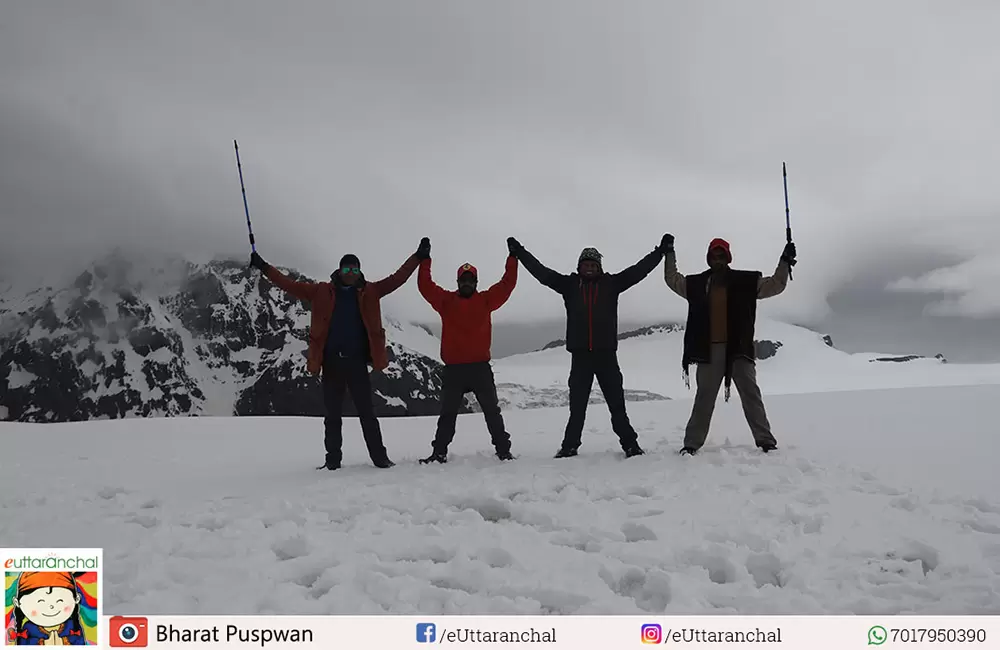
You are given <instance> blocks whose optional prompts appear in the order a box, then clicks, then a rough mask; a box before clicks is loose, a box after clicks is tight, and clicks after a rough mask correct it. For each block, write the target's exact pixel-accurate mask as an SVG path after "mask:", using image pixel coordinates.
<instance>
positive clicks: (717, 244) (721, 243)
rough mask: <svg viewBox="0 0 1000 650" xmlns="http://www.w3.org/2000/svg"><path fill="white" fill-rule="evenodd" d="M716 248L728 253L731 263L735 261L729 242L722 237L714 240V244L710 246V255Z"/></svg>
mask: <svg viewBox="0 0 1000 650" xmlns="http://www.w3.org/2000/svg"><path fill="white" fill-rule="evenodd" d="M716 248H721V249H722V250H724V251H726V256H727V257H728V258H729V261H730V262H732V261H733V252H732V251H731V250H729V242H727V241H726V240H725V239H722V238H721V237H716V238H715V239H713V240H712V243H710V244H709V245H708V253H709V254H710V253H711V252H712V251H713V250H714V249H716Z"/></svg>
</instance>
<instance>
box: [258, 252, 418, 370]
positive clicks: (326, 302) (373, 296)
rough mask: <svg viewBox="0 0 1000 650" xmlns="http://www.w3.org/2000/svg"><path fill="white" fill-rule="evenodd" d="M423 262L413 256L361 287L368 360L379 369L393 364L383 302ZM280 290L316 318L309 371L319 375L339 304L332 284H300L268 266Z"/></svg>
mask: <svg viewBox="0 0 1000 650" xmlns="http://www.w3.org/2000/svg"><path fill="white" fill-rule="evenodd" d="M418 264H419V260H418V259H417V257H416V255H412V256H410V257H409V259H407V260H406V261H405V262H403V265H402V266H401V267H399V269H398V270H397V271H396V272H395V273H393V274H392V275H390V276H389V277H387V278H384V279H382V280H379V281H378V282H367V281H365V280H364V279H363V277H364V276H362V280H360V281H359V284H358V307H359V308H360V310H361V320H362V322H363V323H364V324H365V330H366V331H367V332H368V346H369V348H370V349H371V358H370V359H369V360H368V361H369V363H371V364H372V368H374V369H375V370H385V368H386V367H387V366H388V365H389V355H388V353H387V352H386V347H385V346H386V341H385V328H384V327H383V326H382V307H381V304H380V301H381V300H382V298H384V297H385V296H388V295H389V294H390V293H392V292H393V291H395V290H396V289H398V288H400V287H401V286H403V283H405V282H406V281H407V280H409V279H410V276H411V275H413V272H414V271H415V270H417V265H418ZM264 273H265V275H267V277H268V279H269V280H271V282H273V283H274V284H275V285H277V286H278V287H279V288H280V289H283V290H284V291H287V292H288V293H290V294H292V295H293V296H295V297H296V298H298V299H299V300H305V301H307V302H309V305H310V309H311V311H312V318H311V320H310V323H309V349H308V351H307V353H306V370H308V371H309V373H310V374H313V375H318V374H319V373H320V371H321V370H322V369H323V349H324V348H325V347H326V337H327V334H329V331H330V318H331V317H332V316H333V307H334V304H335V303H336V300H337V299H336V292H335V291H334V287H333V283H332V282H296V281H295V280H293V279H291V278H290V277H288V276H287V275H284V274H283V273H281V271H279V270H278V269H276V268H274V267H273V266H270V265H268V267H267V270H266V271H265V272H264Z"/></svg>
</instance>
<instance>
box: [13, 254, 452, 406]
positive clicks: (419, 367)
mask: <svg viewBox="0 0 1000 650" xmlns="http://www.w3.org/2000/svg"><path fill="white" fill-rule="evenodd" d="M292 273H293V274H294V272H292ZM0 310H2V311H0V321H2V325H0V406H2V407H3V408H4V409H5V410H6V415H5V417H6V418H9V419H14V420H21V421H36V422H59V421H69V420H85V419H95V418H118V417H132V416H168V415H231V414H238V415H264V414H279V415H285V414H287V415H319V414H322V412H323V410H322V396H321V392H320V388H319V384H318V381H317V380H316V379H315V378H313V377H311V376H309V375H308V374H307V373H306V372H305V362H304V351H305V348H306V339H307V333H308V324H309V316H308V312H307V310H306V308H305V306H304V304H302V303H301V302H299V301H297V300H295V299H293V298H290V297H289V296H287V295H286V294H284V293H283V292H281V291H280V290H278V289H277V288H275V287H274V286H273V285H271V283H270V282H267V281H266V280H261V279H259V278H258V274H257V273H256V272H251V271H250V270H249V269H248V268H247V266H246V264H245V263H244V262H228V261H215V262H211V263H208V264H191V263H188V262H185V261H182V260H171V261H169V262H165V263H163V264H162V265H158V266H156V267H152V266H150V265H148V264H145V265H144V264H137V263H133V262H132V261H131V260H129V259H127V258H126V257H124V256H122V255H121V254H115V255H112V256H110V257H109V258H107V259H105V260H102V261H100V262H98V263H96V264H94V265H92V266H91V268H89V269H87V270H86V271H84V272H83V273H81V275H80V276H79V277H78V278H77V279H76V281H75V282H74V283H73V284H72V286H68V287H64V288H51V287H46V288H43V289H36V290H32V291H29V292H24V293H17V292H15V291H14V290H13V289H8V290H7V291H6V292H5V293H4V294H3V302H2V303H0ZM386 332H387V337H388V340H389V342H390V343H389V346H390V367H389V368H388V369H387V370H386V371H385V372H382V373H373V375H372V383H373V386H374V389H375V392H376V410H377V412H378V413H379V414H380V415H404V414H409V415H421V414H427V413H436V412H437V402H438V397H437V395H438V390H439V388H440V367H441V364H440V362H439V361H438V360H437V359H436V354H435V355H434V356H430V355H428V354H425V353H424V352H425V351H426V352H430V351H431V350H433V348H434V347H435V345H436V343H432V342H433V341H434V339H433V337H431V336H430V335H429V334H427V333H426V332H424V331H423V330H422V329H420V328H419V327H417V326H409V325H405V324H402V323H400V322H398V321H394V320H392V319H391V318H387V319H386ZM403 341H405V343H404V342H403ZM409 345H412V346H413V347H409ZM414 348H419V349H414ZM345 408H346V411H345V412H346V413H348V414H351V413H353V412H354V411H353V403H351V401H350V400H349V399H348V400H346V403H345Z"/></svg>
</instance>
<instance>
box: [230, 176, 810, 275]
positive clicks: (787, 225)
mask: <svg viewBox="0 0 1000 650" xmlns="http://www.w3.org/2000/svg"><path fill="white" fill-rule="evenodd" d="M781 177H782V179H783V180H784V182H785V241H786V242H787V243H789V244H791V243H792V222H791V217H790V216H789V214H788V170H786V169H785V163H781ZM247 218H248V219H249V217H247ZM788 279H789V280H791V279H792V267H791V265H789V266H788Z"/></svg>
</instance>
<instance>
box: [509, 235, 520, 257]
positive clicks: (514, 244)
mask: <svg viewBox="0 0 1000 650" xmlns="http://www.w3.org/2000/svg"><path fill="white" fill-rule="evenodd" d="M523 250H524V246H521V242H519V241H517V240H516V239H514V238H513V237H508V238H507V251H508V252H509V253H510V254H511V256H513V257H517V256H518V255H520V254H521V251H523Z"/></svg>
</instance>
